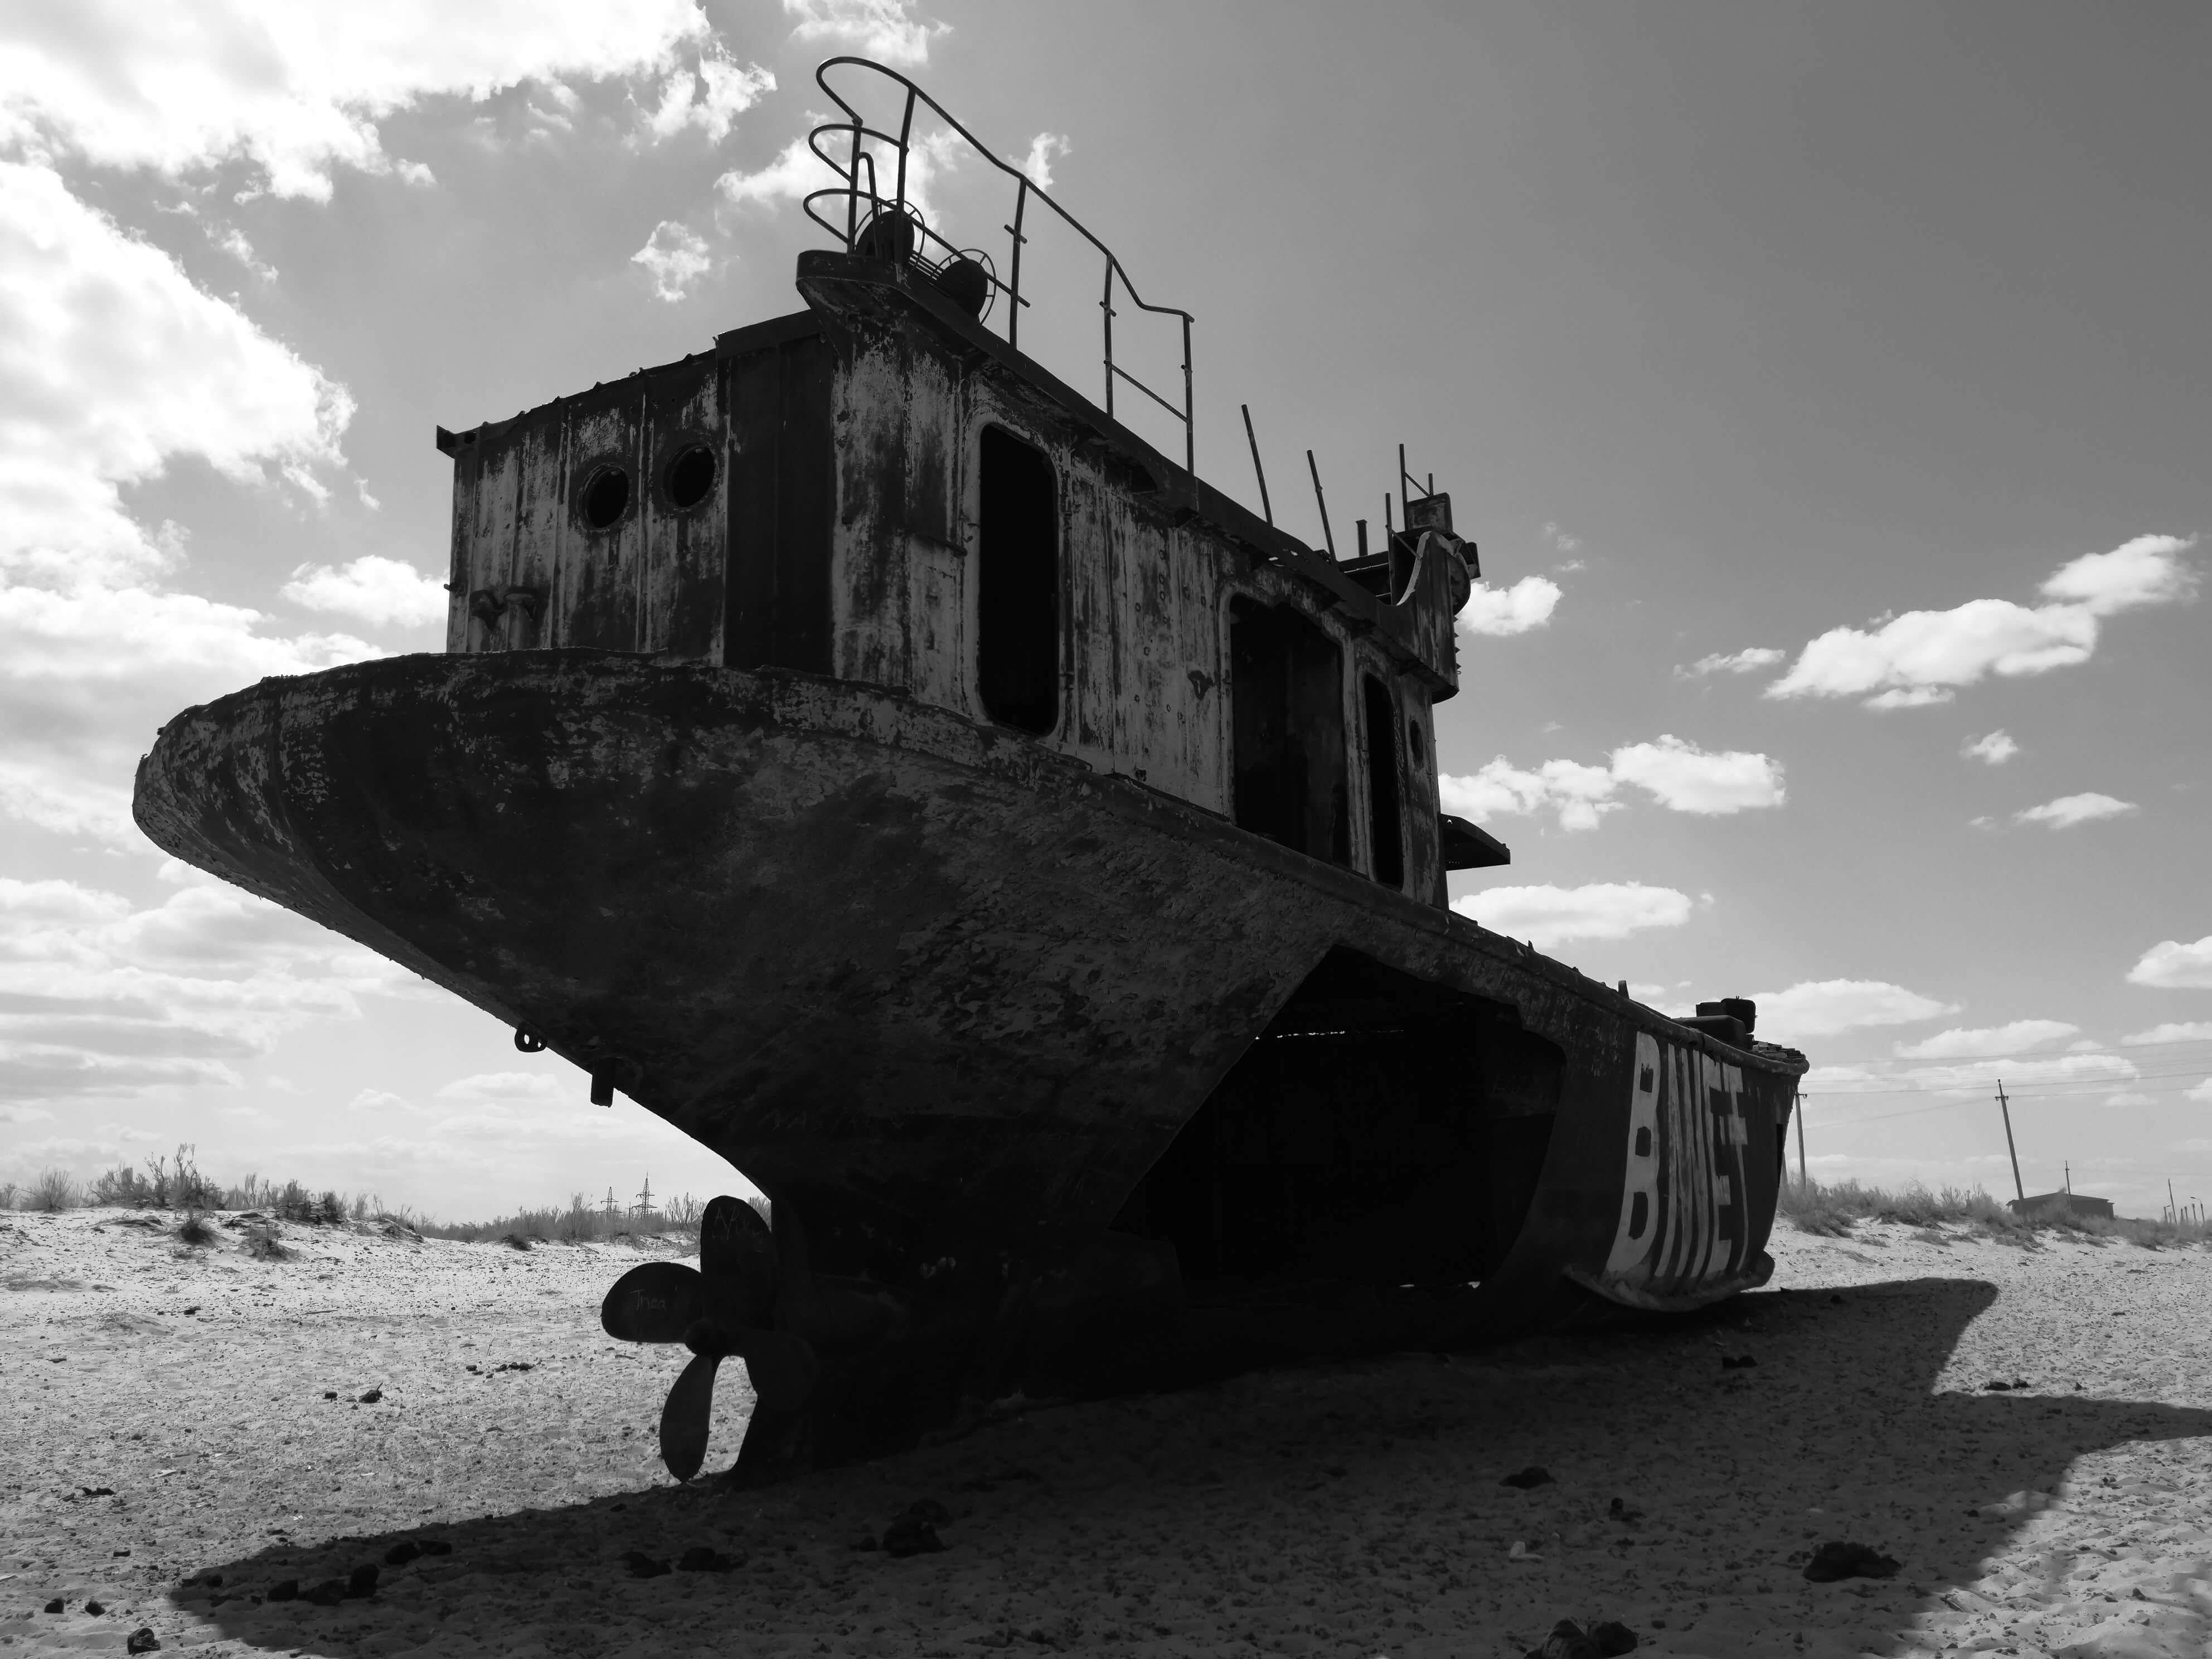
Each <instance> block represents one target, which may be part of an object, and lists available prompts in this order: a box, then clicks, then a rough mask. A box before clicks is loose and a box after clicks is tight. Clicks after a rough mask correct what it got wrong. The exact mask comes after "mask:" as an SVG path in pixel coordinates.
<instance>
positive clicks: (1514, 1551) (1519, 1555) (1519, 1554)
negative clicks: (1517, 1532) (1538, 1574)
mask: <svg viewBox="0 0 2212 1659" xmlns="http://www.w3.org/2000/svg"><path fill="white" fill-rule="evenodd" d="M1505 1559H1507V1560H1509V1561H1541V1560H1542V1559H1544V1558H1543V1557H1542V1556H1541V1555H1539V1554H1537V1553H1536V1552H1535V1551H1534V1550H1532V1549H1530V1548H1529V1547H1528V1544H1527V1542H1526V1541H1523V1540H1522V1539H1518V1538H1516V1539H1515V1540H1514V1541H1513V1543H1512V1547H1510V1548H1509V1549H1508V1550H1507V1551H1506V1552H1505Z"/></svg>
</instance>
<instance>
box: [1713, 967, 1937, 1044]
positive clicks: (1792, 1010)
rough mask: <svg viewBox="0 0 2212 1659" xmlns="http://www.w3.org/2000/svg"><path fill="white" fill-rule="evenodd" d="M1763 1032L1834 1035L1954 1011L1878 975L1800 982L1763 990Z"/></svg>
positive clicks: (1759, 997)
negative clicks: (1772, 989) (1782, 987)
mask: <svg viewBox="0 0 2212 1659" xmlns="http://www.w3.org/2000/svg"><path fill="white" fill-rule="evenodd" d="M1753 1001H1755V1002H1756V1003H1758V1005H1759V1031H1760V1033H1761V1035H1765V1034H1768V1033H1782V1032H1786V1033H1787V1034H1788V1035H1790V1036H1793V1037H1816V1036H1835V1035H1836V1034H1837V1033H1838V1032H1840V1031H1850V1030H1858V1029H1860V1028H1861V1027H1863V1026H1869V1025H1911V1024H1914V1023H1915V1022H1917V1021H1919V1020H1923V1019H1935V1018H1939V1017H1940V1016H1942V1015H1944V1014H1955V1013H1957V1012H1959V1006H1958V1005H1957V1004H1956V1003H1953V1002H1938V1001H1937V1000H1936V999H1935V998H1933V997H1924V996H1922V995H1921V994H1919V993H1918V992H1917V991H1908V990H1906V989H1905V987H1903V986H1902V985H1892V984H1890V983H1889V982H1888V981H1886V980H1878V979H1822V980H1802V981H1799V982H1798V983H1797V984H1796V985H1793V986H1791V987H1789V989H1787V990H1784V991H1761V992H1759V994H1758V995H1757V996H1756V997H1754V998H1753Z"/></svg>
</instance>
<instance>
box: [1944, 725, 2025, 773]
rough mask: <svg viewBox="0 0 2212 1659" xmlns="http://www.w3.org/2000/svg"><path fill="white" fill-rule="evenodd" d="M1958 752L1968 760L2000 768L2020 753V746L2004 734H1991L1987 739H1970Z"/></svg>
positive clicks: (2006, 733) (2007, 734) (2008, 735)
mask: <svg viewBox="0 0 2212 1659" xmlns="http://www.w3.org/2000/svg"><path fill="white" fill-rule="evenodd" d="M1959 752H1960V754H1962V755H1964V756H1965V757H1966V758H1967V759H1968V760H1978V761H1982V762H1984V763H1987V764H1989V765H1990V766H2002V765H2003V764H2004V763H2006V762H2007V761H2008V760H2010V759H2011V758H2012V757H2014V756H2015V755H2017V754H2018V753H2020V745H2019V744H2017V743H2015V742H2014V741H2013V740H2012V738H2011V735H2010V734H2009V733H2008V732H1990V734H1989V735H1988V736H1987V737H1983V738H1970V739H1968V740H1967V741H1966V743H1965V744H1962V745H1961V746H1960V750H1959Z"/></svg>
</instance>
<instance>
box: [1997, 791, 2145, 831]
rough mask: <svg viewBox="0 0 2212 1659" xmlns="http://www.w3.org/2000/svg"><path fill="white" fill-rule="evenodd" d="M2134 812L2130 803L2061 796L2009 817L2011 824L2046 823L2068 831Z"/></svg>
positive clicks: (2090, 796)
mask: <svg viewBox="0 0 2212 1659" xmlns="http://www.w3.org/2000/svg"><path fill="white" fill-rule="evenodd" d="M2132 811H2136V804H2135V803H2134V802H2133V801H2131V800H2116V799H2113V798H2112V796H2110V795H2100V794H2094V793H2091V794H2087V795H2061V796H2060V797H2059V798H2058V799H2057V800H2047V801H2045V802H2044V803H2043V805H2040V806H2031V807H2028V808H2027V810H2026V811H2019V812H2015V813H2014V814H2013V815H2012V818H2013V822H2014V823H2047V824H2049V825H2050V826H2051V828H2052V829H2072V828H2073V827H2074V826H2075V824H2077V823H2095V822H2096V821H2097V820H2098V819H2099V818H2117V817H2124V816H2126V815H2127V814H2128V813H2130V812H2132Z"/></svg>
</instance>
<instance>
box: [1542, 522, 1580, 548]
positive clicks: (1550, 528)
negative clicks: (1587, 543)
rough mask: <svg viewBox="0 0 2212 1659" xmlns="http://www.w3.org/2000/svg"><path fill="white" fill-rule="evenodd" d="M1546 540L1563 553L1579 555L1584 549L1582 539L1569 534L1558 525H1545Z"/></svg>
mask: <svg viewBox="0 0 2212 1659" xmlns="http://www.w3.org/2000/svg"><path fill="white" fill-rule="evenodd" d="M1544 539H1545V540H1546V541H1547V542H1549V543H1551V544H1552V545H1553V547H1555V548H1557V549H1558V550H1559V551H1560V552H1562V553H1579V552H1581V551H1582V549H1583V538H1581V537H1579V536H1573V535H1570V534H1568V533H1567V532H1566V531H1565V530H1563V529H1561V528H1560V527H1559V526H1558V525H1556V524H1551V523H1547V524H1546V525H1545V526H1544Z"/></svg>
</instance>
